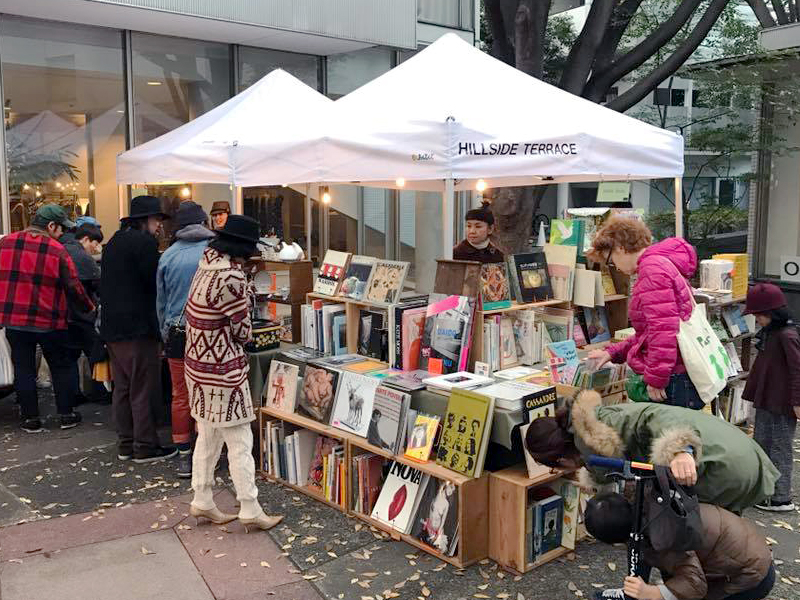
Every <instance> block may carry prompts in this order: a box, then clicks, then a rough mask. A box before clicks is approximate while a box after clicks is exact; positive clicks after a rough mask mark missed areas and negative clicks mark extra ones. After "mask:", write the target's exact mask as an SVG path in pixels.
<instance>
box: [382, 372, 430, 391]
mask: <svg viewBox="0 0 800 600" xmlns="http://www.w3.org/2000/svg"><path fill="white" fill-rule="evenodd" d="M430 375H431V374H430V373H428V371H422V370H417V371H402V372H400V373H398V374H397V375H393V376H391V377H387V378H386V379H384V381H383V383H384V384H385V385H389V386H392V387H394V388H397V389H399V390H402V391H404V392H416V391H417V390H423V389H425V383H423V380H425V379H427V378H428V377H430Z"/></svg>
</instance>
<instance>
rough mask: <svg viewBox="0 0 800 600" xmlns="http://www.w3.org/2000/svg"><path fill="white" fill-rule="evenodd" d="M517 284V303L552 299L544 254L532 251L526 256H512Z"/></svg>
mask: <svg viewBox="0 0 800 600" xmlns="http://www.w3.org/2000/svg"><path fill="white" fill-rule="evenodd" d="M511 261H512V262H513V264H514V269H515V270H516V280H517V281H518V282H519V290H520V294H521V296H522V297H521V298H517V300H518V301H519V302H540V301H542V300H548V299H550V298H552V297H553V290H552V288H551V286H550V275H549V273H548V268H547V258H546V256H545V254H544V252H542V251H541V250H540V251H534V252H529V253H526V254H514V255H512V257H511Z"/></svg>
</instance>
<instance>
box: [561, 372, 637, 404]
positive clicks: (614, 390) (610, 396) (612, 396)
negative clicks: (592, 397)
mask: <svg viewBox="0 0 800 600" xmlns="http://www.w3.org/2000/svg"><path fill="white" fill-rule="evenodd" d="M627 381H628V380H627V379H623V380H622V381H615V382H614V383H609V384H608V385H604V386H601V387H598V388H595V390H594V391H596V392H597V393H598V394H600V396H601V397H602V398H603V406H611V405H612V404H624V403H625V402H627V401H628V392H627V390H626V389H625V384H626V383H627ZM581 391H582V390H581V388H579V387H575V386H574V385H564V384H563V383H557V384H556V392H558V396H559V398H574V397H575V396H576V395H577V394H578V392H581Z"/></svg>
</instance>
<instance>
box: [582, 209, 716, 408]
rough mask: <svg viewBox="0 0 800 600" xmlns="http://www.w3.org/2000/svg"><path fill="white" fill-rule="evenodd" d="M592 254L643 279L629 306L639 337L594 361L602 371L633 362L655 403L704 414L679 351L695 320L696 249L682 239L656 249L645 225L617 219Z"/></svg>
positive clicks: (594, 355) (603, 232)
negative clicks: (685, 326) (685, 327)
mask: <svg viewBox="0 0 800 600" xmlns="http://www.w3.org/2000/svg"><path fill="white" fill-rule="evenodd" d="M588 254H589V258H591V259H592V260H593V261H595V262H599V263H605V264H608V265H613V266H614V267H615V268H616V269H617V270H619V271H621V272H623V273H625V274H626V275H637V279H636V283H635V284H634V285H633V290H632V291H631V294H630V301H629V304H628V316H629V318H630V321H631V325H633V328H634V329H635V331H636V335H634V336H633V337H630V338H628V339H626V340H625V341H624V342H620V343H619V344H613V345H611V346H608V347H607V348H605V349H604V350H594V351H593V352H591V353H590V354H589V358H590V359H593V360H595V361H596V362H597V363H598V364H600V365H602V364H605V363H607V362H609V361H611V362H614V363H624V362H627V363H628V366H629V367H630V368H631V369H632V370H633V371H634V372H635V373H638V374H639V375H641V376H642V378H643V379H644V382H645V384H647V395H648V396H649V398H650V400H652V401H653V402H664V403H666V404H671V405H673V406H683V407H686V408H692V409H695V410H699V409H701V408H703V401H702V400H701V399H700V396H699V394H698V393H697V389H696V388H695V386H694V384H693V383H692V381H691V379H689V376H688V375H687V374H686V368H685V367H684V365H683V360H682V359H681V353H680V349H679V348H678V330H679V329H680V323H681V321H682V320H684V321H685V320H687V319H688V318H689V317H690V316H691V314H692V308H693V304H692V303H693V300H692V292H691V287H690V286H689V283H688V281H687V279H688V278H689V277H690V276H691V275H692V274H693V273H694V272H695V270H696V269H697V253H696V252H695V249H694V248H693V247H692V246H691V245H690V244H689V243H688V242H687V241H686V240H684V239H681V238H668V239H666V240H664V241H662V242H658V243H657V244H653V235H652V233H650V230H649V229H648V228H647V225H645V224H644V223H643V222H641V221H639V220H637V219H631V218H619V217H614V218H611V219H609V220H608V222H607V223H606V224H605V225H604V226H603V227H601V228H600V229H599V230H598V231H597V235H596V237H595V239H594V243H593V247H592V249H591V251H590V252H589V253H588Z"/></svg>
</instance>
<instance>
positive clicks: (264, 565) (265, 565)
mask: <svg viewBox="0 0 800 600" xmlns="http://www.w3.org/2000/svg"><path fill="white" fill-rule="evenodd" d="M261 566H262V567H266V568H267V569H269V568H271V567H270V564H269V563H268V562H267V561H265V560H262V561H261Z"/></svg>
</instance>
